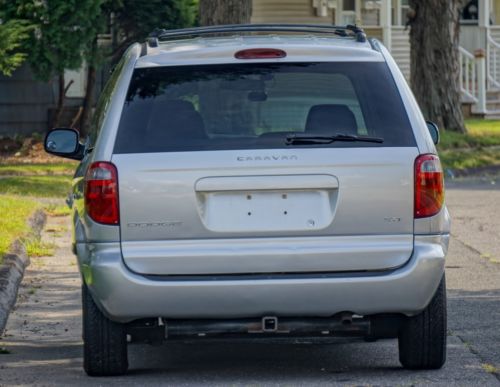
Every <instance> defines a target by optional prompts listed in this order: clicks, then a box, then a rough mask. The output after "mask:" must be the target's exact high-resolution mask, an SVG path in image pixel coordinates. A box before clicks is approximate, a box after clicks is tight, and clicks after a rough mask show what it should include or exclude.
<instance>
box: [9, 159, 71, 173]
mask: <svg viewBox="0 0 500 387" xmlns="http://www.w3.org/2000/svg"><path fill="white" fill-rule="evenodd" d="M76 166H77V165H76V164H75V163H71V162H69V163H54V164H50V163H40V164H3V165H0V176H12V175H22V176H26V175H72V174H73V173H74V171H75V169H76Z"/></svg>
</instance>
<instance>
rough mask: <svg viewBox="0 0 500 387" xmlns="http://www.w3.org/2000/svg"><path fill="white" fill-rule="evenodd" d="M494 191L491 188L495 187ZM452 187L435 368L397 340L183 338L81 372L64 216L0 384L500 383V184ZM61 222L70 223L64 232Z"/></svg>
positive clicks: (75, 290)
mask: <svg viewBox="0 0 500 387" xmlns="http://www.w3.org/2000/svg"><path fill="white" fill-rule="evenodd" d="M494 188H496V189H494ZM498 188H500V187H498V186H490V185H477V184H476V185H470V184H469V185H468V184H455V187H453V188H452V189H450V190H449V191H448V197H447V201H448V206H449V208H450V211H451V213H452V215H453V217H454V223H453V238H452V241H451V246H450V252H449V258H448V261H447V276H448V277H447V279H448V289H449V291H448V295H449V306H448V309H449V342H448V362H447V364H446V366H445V367H444V368H443V369H442V370H439V371H432V372H429V371H426V372H411V371H405V370H403V369H401V368H400V366H399V363H398V357H397V343H396V341H395V340H388V341H379V342H375V343H364V342H362V343H359V342H355V343H348V342H336V343H324V342H310V341H302V342H290V341H288V342H286V343H281V344H278V343H261V342H242V343H231V342H223V343H220V342H218V343H203V344H199V343H187V344H180V343H176V344H169V345H167V346H163V347H148V346H133V347H132V348H131V349H130V363H131V371H130V374H129V375H127V376H126V377H120V378H106V379H92V378H88V377H86V376H85V375H84V373H83V371H82V368H81V363H82V347H81V339H80V329H81V328H80V304H79V297H80V291H79V278H78V274H77V269H76V265H75V259H74V257H73V256H71V254H70V252H69V249H68V247H67V240H68V237H69V234H68V232H69V231H68V219H67V218H51V219H50V220H49V224H48V225H47V227H46V231H45V234H44V238H46V239H49V240H52V241H54V242H55V243H56V244H57V245H58V246H59V248H58V249H57V252H56V255H55V256H54V257H51V258H38V259H36V260H34V262H33V263H32V265H31V266H30V268H29V270H28V272H27V275H26V277H25V280H24V284H23V287H22V289H21V292H20V296H19V302H18V308H17V310H16V311H15V312H14V313H13V314H12V315H11V318H10V321H9V324H8V331H7V335H6V337H4V338H3V340H1V341H0V347H5V348H6V349H7V350H8V351H10V354H4V355H0V385H2V386H3V385H5V386H7V385H32V384H39V385H75V384H78V385H99V384H104V383H106V384H111V385H120V386H122V385H145V384H147V385H159V384H170V385H202V384H203V385H205V384H216V385H222V384H231V385H261V384H273V385H275V384H287V385H306V384H307V385H311V384H312V385H321V384H329V385H330V384H340V385H428V384H435V385H450V384H456V385H483V386H498V385H500V242H499V241H500V190H499V189H498ZM62 228H66V231H63V230H62Z"/></svg>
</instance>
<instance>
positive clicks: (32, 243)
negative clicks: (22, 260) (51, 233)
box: [24, 238, 55, 257]
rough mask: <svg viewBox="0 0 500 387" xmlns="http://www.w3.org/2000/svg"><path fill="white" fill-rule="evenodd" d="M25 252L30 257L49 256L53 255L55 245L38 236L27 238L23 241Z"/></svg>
mask: <svg viewBox="0 0 500 387" xmlns="http://www.w3.org/2000/svg"><path fill="white" fill-rule="evenodd" d="M24 247H25V248H26V253H27V254H28V256H30V257H49V256H53V255H54V251H55V245H54V244H53V243H48V242H43V241H41V240H40V238H28V239H27V240H25V241H24Z"/></svg>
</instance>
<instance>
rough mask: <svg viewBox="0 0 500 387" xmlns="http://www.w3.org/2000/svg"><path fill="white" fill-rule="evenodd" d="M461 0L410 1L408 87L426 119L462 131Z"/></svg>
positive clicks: (440, 125)
mask: <svg viewBox="0 0 500 387" xmlns="http://www.w3.org/2000/svg"><path fill="white" fill-rule="evenodd" d="M460 3H461V1H460V0H410V7H411V8H412V10H413V12H412V15H411V20H410V25H411V30H410V45H411V53H410V58H411V79H410V83H411V88H412V90H413V93H414V94H415V97H416V99H417V101H418V103H419V105H420V108H421V109H422V112H423V114H424V116H425V117H426V119H429V120H431V121H433V122H435V123H436V124H437V125H438V126H439V127H441V128H443V129H449V130H453V131H457V132H462V133H463V132H465V126H464V118H463V114H462V109H461V102H460V86H459V76H460V68H459V56H458V55H459V51H458V38H459V28H460V25H459V8H460Z"/></svg>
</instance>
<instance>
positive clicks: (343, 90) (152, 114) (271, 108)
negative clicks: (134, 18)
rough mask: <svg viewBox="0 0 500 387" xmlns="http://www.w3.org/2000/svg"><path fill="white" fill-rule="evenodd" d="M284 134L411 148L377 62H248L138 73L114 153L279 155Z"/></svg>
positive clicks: (392, 89) (389, 82)
mask: <svg viewBox="0 0 500 387" xmlns="http://www.w3.org/2000/svg"><path fill="white" fill-rule="evenodd" d="M291 134H305V135H319V136H330V135H335V134H355V135H360V136H363V135H367V136H376V137H382V138H383V139H384V142H383V143H382V144H376V143H362V142H334V143H332V144H321V145H317V144H309V145H300V147H377V146H385V147H387V146H388V147H396V146H397V147H404V146H415V139H414V137H413V132H412V130H411V126H410V123H409V121H408V117H407V115H406V112H405V109H404V106H403V104H402V101H401V98H400V96H399V93H398V91H397V89H396V85H395V83H394V80H393V78H392V76H391V74H390V72H389V69H388V68H387V65H386V64H385V63H378V62H377V63H361V62H355V63H345V62H343V63H339V62H337V63H265V64H262V63H252V64H224V65H205V66H176V67H174V66H170V67H156V68H145V69H136V70H135V72H134V74H133V78H132V81H131V84H130V87H129V90H128V93H127V98H126V102H125V106H124V108H123V113H122V117H121V120H120V126H119V130H118V137H117V140H116V144H115V151H114V152H115V153H145V152H182V151H198V150H223V149H263V148H287V147H290V145H286V142H285V139H286V137H287V136H289V135H291ZM295 146H297V145H295Z"/></svg>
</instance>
